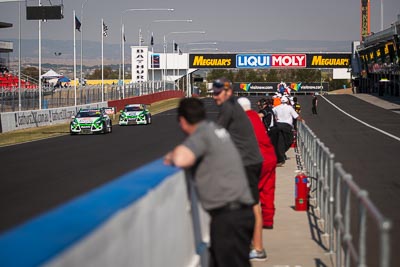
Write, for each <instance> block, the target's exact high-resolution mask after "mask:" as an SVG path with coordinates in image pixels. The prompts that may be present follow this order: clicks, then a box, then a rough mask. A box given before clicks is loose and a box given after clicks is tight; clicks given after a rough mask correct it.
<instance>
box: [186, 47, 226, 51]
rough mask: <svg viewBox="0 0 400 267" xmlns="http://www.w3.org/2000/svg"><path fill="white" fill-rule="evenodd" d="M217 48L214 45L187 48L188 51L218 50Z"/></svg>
mask: <svg viewBox="0 0 400 267" xmlns="http://www.w3.org/2000/svg"><path fill="white" fill-rule="evenodd" d="M218 50H219V49H218V48H215V47H207V48H190V49H189V52H190V51H218Z"/></svg>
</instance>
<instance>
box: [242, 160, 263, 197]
mask: <svg viewBox="0 0 400 267" xmlns="http://www.w3.org/2000/svg"><path fill="white" fill-rule="evenodd" d="M244 168H245V170H246V176H247V180H248V182H249V186H250V191H251V195H252V196H253V199H254V201H255V202H254V204H257V203H258V202H260V195H259V192H258V181H260V174H261V168H262V162H261V163H258V164H253V165H247V166H244Z"/></svg>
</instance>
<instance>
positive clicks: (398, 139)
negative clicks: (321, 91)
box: [321, 95, 400, 141]
mask: <svg viewBox="0 0 400 267" xmlns="http://www.w3.org/2000/svg"><path fill="white" fill-rule="evenodd" d="M321 97H322V98H323V99H325V101H326V102H328V103H329V104H331V105H332V106H333V107H335V108H336V109H338V110H339V111H340V112H342V113H343V114H345V115H347V116H349V117H350V118H352V119H353V120H356V121H358V122H359V123H362V124H364V125H365V126H367V127H370V128H371V129H374V130H376V131H378V132H380V133H383V134H384V135H387V136H389V137H391V138H393V139H395V140H397V141H400V137H397V136H395V135H393V134H390V133H388V132H385V131H384V130H381V129H379V128H376V127H375V126H372V125H371V124H368V123H366V122H364V121H362V120H360V119H358V118H356V117H354V116H353V115H351V114H349V113H347V112H346V111H344V110H343V109H341V108H339V107H338V106H336V105H335V104H333V103H332V102H331V101H329V100H328V99H326V97H324V96H322V95H321Z"/></svg>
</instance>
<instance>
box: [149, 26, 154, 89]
mask: <svg viewBox="0 0 400 267" xmlns="http://www.w3.org/2000/svg"><path fill="white" fill-rule="evenodd" d="M150 42H151V63H150V64H151V66H152V69H151V84H152V87H153V94H154V93H155V90H154V39H153V32H151V41H150Z"/></svg>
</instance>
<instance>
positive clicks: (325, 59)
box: [307, 53, 351, 69]
mask: <svg viewBox="0 0 400 267" xmlns="http://www.w3.org/2000/svg"><path fill="white" fill-rule="evenodd" d="M350 59H351V53H341V54H339V53H337V54H322V53H319V54H307V68H318V69H336V68H348V67H349V66H350V63H351V61H350Z"/></svg>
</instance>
